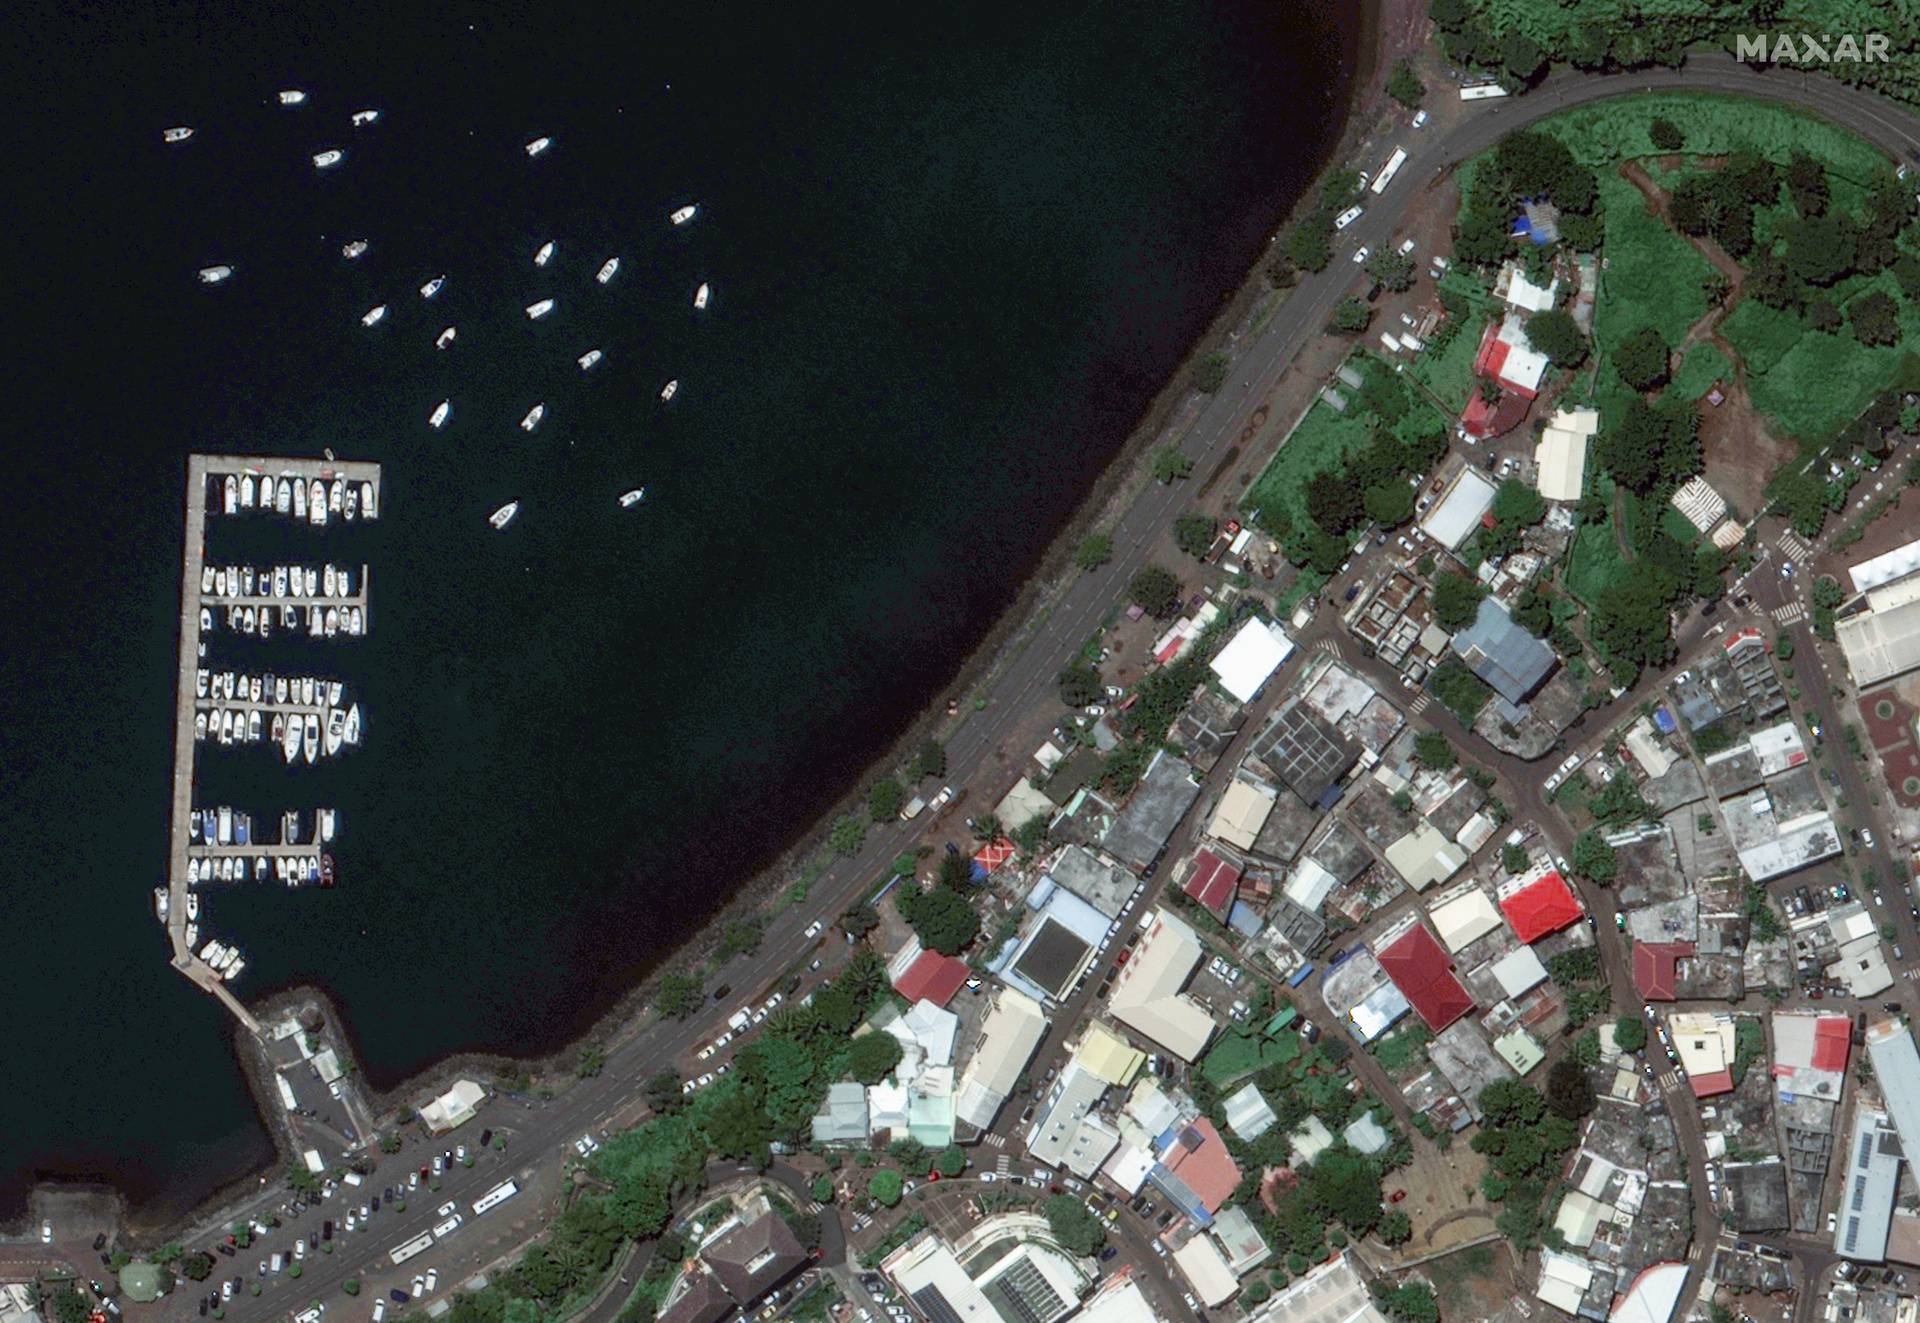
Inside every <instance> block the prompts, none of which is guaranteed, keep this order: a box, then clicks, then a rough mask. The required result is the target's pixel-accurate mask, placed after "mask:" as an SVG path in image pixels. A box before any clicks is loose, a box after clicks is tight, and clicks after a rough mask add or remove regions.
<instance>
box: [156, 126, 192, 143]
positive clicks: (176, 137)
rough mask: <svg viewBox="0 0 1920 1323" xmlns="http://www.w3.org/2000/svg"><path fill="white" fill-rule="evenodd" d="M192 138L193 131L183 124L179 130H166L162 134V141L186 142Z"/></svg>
mask: <svg viewBox="0 0 1920 1323" xmlns="http://www.w3.org/2000/svg"><path fill="white" fill-rule="evenodd" d="M192 136H193V130H192V129H190V128H188V127H187V126H186V125H184V124H183V125H181V126H180V127H179V128H177V129H167V130H164V131H163V132H162V133H161V134H160V141H162V142H185V141H186V140H187V139H188V138H191V137H192Z"/></svg>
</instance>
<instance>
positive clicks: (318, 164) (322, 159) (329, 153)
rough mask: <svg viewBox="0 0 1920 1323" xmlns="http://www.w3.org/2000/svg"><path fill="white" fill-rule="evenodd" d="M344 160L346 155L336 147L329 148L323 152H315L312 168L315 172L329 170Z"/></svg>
mask: <svg viewBox="0 0 1920 1323" xmlns="http://www.w3.org/2000/svg"><path fill="white" fill-rule="evenodd" d="M346 159H347V154H346V153H345V152H343V151H341V150H340V149H339V148H338V147H329V148H327V150H325V151H324V152H316V153H315V154H314V157H313V168H314V169H316V170H331V169H332V168H333V167H334V166H336V165H339V164H340V162H342V161H344V160H346Z"/></svg>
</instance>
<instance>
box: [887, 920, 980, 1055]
mask: <svg viewBox="0 0 1920 1323" xmlns="http://www.w3.org/2000/svg"><path fill="white" fill-rule="evenodd" d="M897 894H898V899H897V900H896V901H895V902H894V903H895V906H896V907H897V908H898V909H899V911H900V917H901V918H903V919H905V920H906V921H907V923H908V924H909V925H911V926H912V928H913V931H914V932H915V933H917V934H918V935H919V937H920V941H921V942H922V943H923V944H924V945H925V946H926V947H927V948H928V949H929V950H933V951H938V952H939V953H940V954H941V955H959V954H960V953H961V952H962V951H964V950H966V949H967V947H968V946H969V945H970V944H971V943H972V942H973V939H974V938H976V937H978V936H979V935H980V916H979V914H978V913H976V912H975V910H974V908H973V905H972V903H971V902H969V901H968V899H967V897H966V896H965V895H964V894H963V893H962V892H960V891H959V890H958V889H957V888H954V887H951V886H936V887H933V888H932V889H931V890H927V891H922V890H920V889H919V888H918V887H914V886H903V887H901V889H900V891H899V892H898V893H897ZM889 1036H890V1035H889Z"/></svg>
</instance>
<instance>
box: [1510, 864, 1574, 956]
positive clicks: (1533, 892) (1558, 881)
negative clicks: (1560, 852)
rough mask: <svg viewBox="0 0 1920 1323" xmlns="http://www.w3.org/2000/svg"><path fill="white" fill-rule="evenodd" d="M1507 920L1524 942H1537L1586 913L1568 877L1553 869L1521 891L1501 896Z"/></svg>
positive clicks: (1569, 924) (1571, 923)
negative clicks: (1569, 883)
mask: <svg viewBox="0 0 1920 1323" xmlns="http://www.w3.org/2000/svg"><path fill="white" fill-rule="evenodd" d="M1500 908H1501V909H1502V910H1504V911H1506V915H1507V922H1508V923H1510V924H1512V925H1513V930H1514V931H1515V932H1516V933H1518V934H1520V940H1521V941H1523V942H1537V941H1539V940H1540V939H1541V938H1542V937H1545V936H1546V935H1547V934H1548V933H1557V932H1559V931H1560V930H1561V929H1562V928H1566V927H1569V926H1571V925H1573V924H1576V923H1578V922H1580V918H1581V915H1583V914H1584V913H1585V911H1584V910H1582V909H1581V908H1580V902H1579V901H1578V900H1576V899H1575V898H1574V895H1573V888H1571V887H1569V886H1568V885H1567V881H1566V879H1565V878H1563V877H1561V876H1560V874H1559V873H1557V872H1554V871H1552V870H1551V869H1549V870H1548V871H1547V872H1545V873H1542V874H1541V875H1540V876H1539V877H1538V878H1536V879H1535V880H1533V881H1532V882H1529V883H1528V884H1527V885H1526V886H1524V887H1521V888H1520V889H1519V890H1518V891H1515V892H1514V893H1513V894H1511V895H1508V896H1503V897H1502V898H1501V900H1500Z"/></svg>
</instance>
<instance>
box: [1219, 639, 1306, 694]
mask: <svg viewBox="0 0 1920 1323" xmlns="http://www.w3.org/2000/svg"><path fill="white" fill-rule="evenodd" d="M1292 655H1293V640H1292V639H1290V638H1288V637H1287V633H1286V631H1285V630H1283V629H1281V628H1280V626H1279V625H1278V624H1276V623H1274V622H1273V621H1270V620H1261V619H1258V618H1255V619H1253V620H1249V621H1247V623H1246V624H1244V625H1242V626H1240V629H1239V631H1238V632H1237V633H1235V634H1234V636H1233V637H1232V638H1231V639H1228V640H1227V646H1226V647H1224V648H1222V649H1220V651H1219V652H1217V653H1215V654H1214V658H1213V660H1212V661H1211V662H1209V663H1208V666H1209V667H1211V669H1212V670H1213V673H1214V674H1215V675H1217V676H1219V677H1220V684H1221V687H1222V688H1224V689H1225V690H1226V691H1227V692H1228V693H1230V694H1232V695H1233V696H1234V697H1235V698H1237V699H1239V700H1240V701H1241V702H1242V703H1251V702H1252V701H1253V696H1254V695H1255V694H1257V693H1259V692H1260V686H1261V685H1263V684H1265V683H1266V682H1267V680H1268V678H1269V677H1271V676H1272V675H1273V673H1274V672H1275V671H1277V670H1279V669H1280V666H1281V663H1283V662H1285V661H1286V659H1287V658H1288V657H1290V656H1292Z"/></svg>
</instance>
